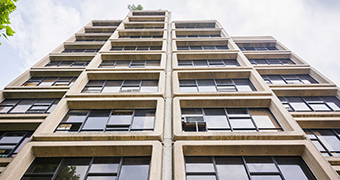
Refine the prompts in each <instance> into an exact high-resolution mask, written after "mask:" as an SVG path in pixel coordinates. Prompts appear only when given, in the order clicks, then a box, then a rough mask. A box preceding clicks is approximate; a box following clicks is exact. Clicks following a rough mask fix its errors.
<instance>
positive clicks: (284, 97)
mask: <svg viewBox="0 0 340 180" xmlns="http://www.w3.org/2000/svg"><path fill="white" fill-rule="evenodd" d="M279 97H280V98H283V99H284V101H285V102H282V100H280V101H281V103H282V104H283V105H288V106H289V107H290V109H291V110H288V109H287V108H286V109H287V110H288V111H289V112H339V110H334V109H333V108H332V107H331V106H329V105H328V104H327V101H325V100H324V99H323V98H322V97H333V98H335V100H338V101H339V99H337V98H336V97H335V96H279ZM287 97H299V98H301V99H302V102H303V103H305V105H306V106H307V107H308V108H309V109H310V111H297V110H295V109H294V108H293V106H292V105H290V102H289V100H288V99H287ZM304 97H318V98H319V99H320V101H322V103H308V102H307V100H305V98H304ZM311 104H322V105H325V106H326V107H327V108H328V109H329V111H325V110H323V111H322V110H321V111H320V110H314V109H313V108H312V107H311ZM339 108H340V107H339Z"/></svg>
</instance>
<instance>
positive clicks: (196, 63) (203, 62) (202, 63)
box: [193, 60, 208, 66]
mask: <svg viewBox="0 0 340 180" xmlns="http://www.w3.org/2000/svg"><path fill="white" fill-rule="evenodd" d="M193 62H194V66H208V64H207V61H206V60H194V61H193Z"/></svg>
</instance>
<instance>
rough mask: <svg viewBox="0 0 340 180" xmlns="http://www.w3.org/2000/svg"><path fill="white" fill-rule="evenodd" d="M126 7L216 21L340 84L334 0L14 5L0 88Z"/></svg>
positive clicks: (29, 1)
mask: <svg viewBox="0 0 340 180" xmlns="http://www.w3.org/2000/svg"><path fill="white" fill-rule="evenodd" d="M128 4H135V5H137V4H141V5H142V6H143V7H144V9H145V10H157V9H162V10H169V11H171V18H172V20H173V21H174V20H218V21H219V22H220V23H221V24H222V26H223V27H224V29H225V30H226V31H227V33H228V34H229V35H231V36H273V37H274V38H276V39H277V40H278V41H280V42H281V43H283V44H284V45H285V46H286V47H288V48H289V49H290V50H291V51H292V52H294V53H296V54H297V55H298V56H299V57H301V58H302V59H303V60H304V61H306V62H307V63H309V64H310V65H311V66H312V67H314V68H315V69H317V70H318V71H319V72H321V73H322V74H324V75H325V76H326V77H328V78H329V79H330V80H331V81H333V82H334V83H336V84H337V85H338V86H339V85H340V78H339V72H340V50H339V47H337V46H338V44H339V42H340V23H339V22H340V11H339V9H340V1H339V0H327V1H322V0H171V1H166V0H140V1H134V0H132V1H130V0H127V1H126V0H124V1H118V0H96V1H94V0H72V1H70V0H19V1H18V3H17V10H16V11H15V12H13V13H12V14H11V15H10V20H11V27H12V29H13V30H14V31H15V32H16V33H15V34H14V36H13V37H10V38H9V40H6V39H4V38H3V37H0V42H1V43H2V45H0V74H1V76H0V89H3V88H4V87H5V86H6V85H7V84H9V83H10V82H11V81H13V80H14V79H15V78H17V77H18V76H19V75H20V74H21V73H23V72H24V71H27V70H28V69H29V68H30V67H31V66H32V65H34V64H35V63H37V62H38V61H40V60H41V59H42V58H43V57H45V56H46V55H48V54H49V53H50V52H51V51H53V50H54V49H55V48H57V47H58V46H59V45H61V44H62V43H63V42H64V41H65V40H67V39H68V38H70V37H71V36H72V35H73V34H74V33H75V32H76V31H78V30H79V29H81V28H82V27H83V26H84V25H86V24H87V23H88V22H90V21H91V20H93V19H124V18H125V16H126V15H127V13H128V9H127V5H128Z"/></svg>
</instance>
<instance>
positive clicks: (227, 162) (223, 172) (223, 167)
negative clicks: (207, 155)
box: [215, 157, 248, 180]
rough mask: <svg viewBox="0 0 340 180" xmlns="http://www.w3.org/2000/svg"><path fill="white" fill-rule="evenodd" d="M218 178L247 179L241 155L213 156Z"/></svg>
mask: <svg viewBox="0 0 340 180" xmlns="http://www.w3.org/2000/svg"><path fill="white" fill-rule="evenodd" d="M215 160H216V168H217V172H218V175H219V179H223V180H235V179H237V180H248V176H247V172H246V170H245V168H244V165H243V162H242V159H241V157H215Z"/></svg>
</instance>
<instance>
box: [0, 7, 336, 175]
mask: <svg viewBox="0 0 340 180" xmlns="http://www.w3.org/2000/svg"><path fill="white" fill-rule="evenodd" d="M339 98H340V92H339V89H338V87H337V86H336V85H335V84H334V83H332V82H331V81H330V80H329V79H327V78H326V77H324V76H323V75H322V74H320V73H319V72H318V71H317V70H315V69H314V68H312V67H310V66H309V65H308V64H307V63H306V62H305V61H304V60H302V59H301V58H299V57H298V56H297V55H296V54H294V53H293V52H291V51H290V50H289V49H288V48H287V47H285V46H284V45H282V44H281V43H280V42H279V41H277V40H276V39H274V38H273V37H270V36H252V37H249V36H247V37H231V36H230V35H229V34H228V33H227V32H226V31H225V30H224V29H223V27H222V26H221V24H220V23H219V22H218V21H215V20H211V21H206V20H204V21H171V19H170V12H168V11H163V10H158V11H132V12H130V13H129V14H128V15H127V16H126V18H125V19H124V20H93V21H91V22H90V23H88V24H87V25H86V26H84V27H83V28H81V29H80V30H79V31H78V32H76V33H75V34H74V35H73V36H72V37H70V38H69V39H68V40H66V41H65V42H64V43H63V44H62V45H60V46H59V47H58V48H56V49H55V50H54V51H53V52H51V53H50V54H48V55H47V56H46V57H45V58H43V59H42V60H40V61H39V62H38V63H37V64H35V65H34V66H33V67H32V68H31V69H30V70H28V71H26V72H24V73H23V74H22V75H20V76H19V77H18V78H17V79H15V80H14V81H13V82H11V83H10V84H9V85H8V86H6V87H5V89H4V90H3V91H2V92H1V99H0V102H1V103H0V113H1V114H0V123H1V126H0V128H1V132H0V135H1V136H0V152H1V156H2V158H0V166H1V168H0V171H3V172H2V175H1V176H0V179H1V180H2V179H10V180H15V179H23V180H33V179H39V180H40V179H88V180H90V179H91V180H93V179H98V180H104V179H105V180H107V179H115V178H116V179H120V180H126V179H129V180H137V179H138V180H139V179H141V180H144V179H149V180H160V179H162V180H171V179H174V180H184V179H187V180H203V179H204V180H213V179H214V180H215V179H217V180H225V179H232V180H236V179H237V180H238V179H242V180H243V179H253V180H258V179H286V180H291V179H293V180H294V179H296V180H302V179H319V180H326V179H339V176H338V173H340V157H339V156H340V138H339V135H340V101H339Z"/></svg>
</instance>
